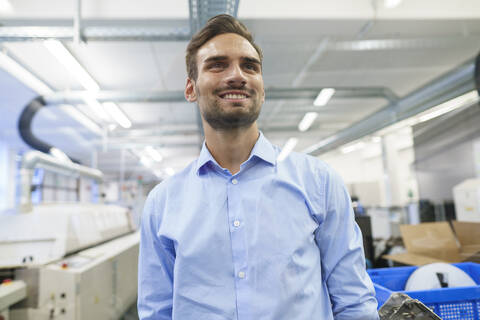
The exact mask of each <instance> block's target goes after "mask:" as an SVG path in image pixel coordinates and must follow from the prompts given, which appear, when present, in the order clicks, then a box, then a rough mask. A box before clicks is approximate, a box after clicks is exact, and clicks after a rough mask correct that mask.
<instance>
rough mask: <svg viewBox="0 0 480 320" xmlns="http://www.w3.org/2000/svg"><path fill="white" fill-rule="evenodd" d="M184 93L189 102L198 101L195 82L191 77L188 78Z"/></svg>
mask: <svg viewBox="0 0 480 320" xmlns="http://www.w3.org/2000/svg"><path fill="white" fill-rule="evenodd" d="M184 94H185V99H187V101H188V102H195V101H197V92H196V91H195V82H194V81H193V80H192V79H190V78H187V83H186V84H185V92H184Z"/></svg>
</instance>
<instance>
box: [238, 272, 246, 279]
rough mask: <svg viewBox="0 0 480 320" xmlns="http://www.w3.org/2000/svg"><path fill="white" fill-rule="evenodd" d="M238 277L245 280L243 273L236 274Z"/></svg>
mask: <svg viewBox="0 0 480 320" xmlns="http://www.w3.org/2000/svg"><path fill="white" fill-rule="evenodd" d="M238 277H239V278H240V279H243V278H245V272H243V271H240V272H239V273H238Z"/></svg>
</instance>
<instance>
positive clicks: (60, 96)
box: [43, 87, 398, 104]
mask: <svg viewBox="0 0 480 320" xmlns="http://www.w3.org/2000/svg"><path fill="white" fill-rule="evenodd" d="M323 88H324V87H315V88H314V87H310V88H266V89H265V95H266V99H267V100H293V99H305V100H312V101H313V100H314V99H315V98H316V97H317V95H318V93H319V92H320V91H321V90H322V89H323ZM335 90H336V91H335V95H334V96H333V98H332V99H373V98H381V99H386V100H387V101H389V102H391V103H394V102H395V101H397V100H398V98H397V96H396V95H395V94H394V93H393V92H392V91H391V90H390V89H388V88H383V87H358V88H355V87H344V88H335ZM85 96H93V97H94V98H95V99H97V100H98V101H99V102H105V101H113V102H117V103H122V102H186V100H185V96H184V92H183V91H180V90H178V91H133V92H132V91H106V90H105V91H98V92H96V93H92V92H88V91H59V92H55V93H53V94H49V95H45V96H43V99H44V100H45V102H46V103H47V104H83V103H84V97H85Z"/></svg>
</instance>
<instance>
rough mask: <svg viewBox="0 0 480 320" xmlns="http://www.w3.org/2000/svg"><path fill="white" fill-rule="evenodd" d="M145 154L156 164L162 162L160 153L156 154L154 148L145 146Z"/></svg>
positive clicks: (156, 151)
mask: <svg viewBox="0 0 480 320" xmlns="http://www.w3.org/2000/svg"><path fill="white" fill-rule="evenodd" d="M145 152H146V153H147V154H148V155H149V156H150V157H151V158H152V159H153V160H155V161H157V162H160V161H162V159H163V157H162V155H161V154H160V152H158V150H157V149H155V148H154V147H152V146H146V147H145Z"/></svg>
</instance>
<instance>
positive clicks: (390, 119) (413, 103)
mask: <svg viewBox="0 0 480 320" xmlns="http://www.w3.org/2000/svg"><path fill="white" fill-rule="evenodd" d="M474 69H475V63H474V61H473V59H472V60H469V61H468V62H466V63H464V64H462V65H461V66H459V67H457V68H456V69H454V70H452V71H449V72H447V73H446V74H444V75H442V76H440V77H438V78H436V79H434V80H433V81H431V82H429V83H428V84H426V85H425V86H423V87H421V88H419V89H417V90H415V91H414V92H412V93H410V94H408V95H407V96H405V97H403V98H401V99H399V100H398V101H396V102H393V103H389V104H388V105H387V106H385V107H384V108H383V109H381V110H380V111H378V112H375V113H374V114H372V115H370V116H368V117H366V118H364V119H363V120H360V121H359V122H356V123H355V124H353V125H352V126H350V127H348V128H347V129H345V130H342V131H340V132H338V133H336V134H334V135H332V136H330V137H328V138H326V139H323V140H321V141H320V142H318V143H316V144H314V145H312V146H310V147H309V148H307V149H305V150H303V152H305V153H309V154H311V155H314V156H317V155H320V154H322V153H325V152H327V151H330V150H332V149H335V148H337V147H339V146H341V145H343V144H346V143H349V142H351V141H354V140H357V139H359V138H362V137H364V136H366V135H369V134H372V133H374V132H376V131H378V130H380V129H383V128H385V127H387V126H389V125H392V124H394V123H395V122H398V121H401V120H404V119H407V118H409V117H412V116H414V115H416V114H418V113H420V112H423V111H425V110H428V109H430V108H432V107H434V106H436V105H439V104H440V103H443V102H445V101H448V100H450V99H453V98H455V97H458V96H460V95H462V94H465V93H467V92H469V91H471V90H474V88H475V83H474V81H473V80H474Z"/></svg>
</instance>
